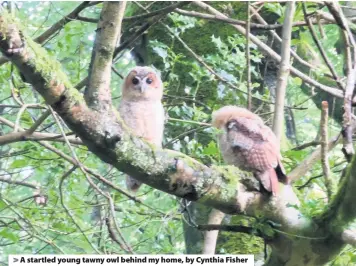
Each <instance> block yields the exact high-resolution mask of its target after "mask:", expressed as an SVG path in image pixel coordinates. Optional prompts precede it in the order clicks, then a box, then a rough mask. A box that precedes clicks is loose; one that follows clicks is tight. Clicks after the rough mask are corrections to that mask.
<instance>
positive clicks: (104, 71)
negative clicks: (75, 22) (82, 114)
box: [85, 1, 126, 112]
mask: <svg viewBox="0 0 356 266" xmlns="http://www.w3.org/2000/svg"><path fill="white" fill-rule="evenodd" d="M125 7H126V2H125V1H121V2H105V3H104V5H103V9H102V11H101V14H100V21H99V23H98V28H97V33H96V38H95V43H94V48H93V53H92V58H91V63H90V71H89V80H88V86H87V88H86V90H85V99H86V101H87V103H88V105H89V107H91V108H93V107H95V108H96V110H99V111H101V112H103V111H107V110H108V109H109V108H110V107H111V91H110V81H111V65H112V58H113V55H114V51H115V47H116V43H120V33H121V23H122V19H123V17H124V13H125Z"/></svg>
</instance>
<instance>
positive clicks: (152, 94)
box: [122, 66, 163, 101]
mask: <svg viewBox="0 0 356 266" xmlns="http://www.w3.org/2000/svg"><path fill="white" fill-rule="evenodd" d="M162 96H163V84H162V81H161V78H160V77H159V75H158V74H157V73H156V72H155V71H154V70H153V69H152V68H150V67H146V66H145V67H140V66H137V67H135V68H133V69H132V70H131V71H130V73H129V74H128V75H127V77H126V78H125V81H124V85H123V87H122V97H123V98H125V99H132V100H134V99H137V100H159V101H160V100H161V99H162Z"/></svg>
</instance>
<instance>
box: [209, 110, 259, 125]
mask: <svg viewBox="0 0 356 266" xmlns="http://www.w3.org/2000/svg"><path fill="white" fill-rule="evenodd" d="M239 117H244V118H248V119H252V120H255V121H256V122H260V123H262V124H263V121H262V119H261V118H260V117H259V116H258V115H256V114H254V113H252V112H250V111H249V110H247V109H246V108H242V107H237V106H232V105H228V106H224V107H222V108H220V109H219V110H217V111H215V112H213V114H212V124H213V126H214V127H216V128H217V129H225V128H226V126H227V125H228V123H229V122H230V121H231V120H236V119H237V118H239Z"/></svg>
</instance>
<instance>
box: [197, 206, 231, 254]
mask: <svg viewBox="0 0 356 266" xmlns="http://www.w3.org/2000/svg"><path fill="white" fill-rule="evenodd" d="M224 217H225V213H223V212H221V211H219V210H216V209H212V210H211V212H210V214H209V220H208V226H211V225H213V224H215V225H220V224H221V222H222V220H223V219H224ZM204 228H205V230H206V232H205V233H204V247H203V251H202V254H215V248H216V242H217V240H218V235H219V230H220V229H216V230H214V229H210V230H209V229H207V227H204V226H203V225H200V226H198V229H199V230H204Z"/></svg>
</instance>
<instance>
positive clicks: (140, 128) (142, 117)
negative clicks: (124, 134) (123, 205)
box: [119, 67, 165, 191]
mask: <svg viewBox="0 0 356 266" xmlns="http://www.w3.org/2000/svg"><path fill="white" fill-rule="evenodd" d="M162 96H163V84H162V81H161V79H160V77H159V76H158V75H157V74H156V73H155V71H154V70H153V69H152V68H149V67H135V68H134V69H132V70H131V71H130V73H129V74H128V75H127V77H126V78H125V80H124V84H123V87H122V99H121V102H120V105H119V112H120V115H121V117H122V119H123V120H124V121H125V123H126V124H127V126H128V127H130V128H131V129H132V130H133V133H134V134H136V135H137V136H139V137H142V138H144V139H145V140H147V141H149V142H151V143H153V144H155V145H156V146H158V147H161V146H162V139H163V129H164V120H165V115H164V109H163V105H162V102H161V100H162ZM126 184H127V187H128V188H129V189H131V190H133V191H137V190H138V189H139V187H140V186H141V182H139V181H137V180H135V179H134V178H132V177H130V176H127V178H126Z"/></svg>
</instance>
